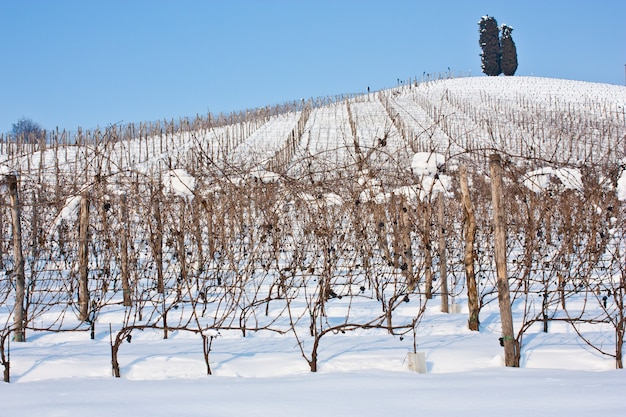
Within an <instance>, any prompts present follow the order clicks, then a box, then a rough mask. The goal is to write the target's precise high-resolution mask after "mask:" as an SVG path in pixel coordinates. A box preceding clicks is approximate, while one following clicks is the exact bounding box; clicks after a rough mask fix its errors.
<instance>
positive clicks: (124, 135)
mask: <svg viewBox="0 0 626 417" xmlns="http://www.w3.org/2000/svg"><path fill="white" fill-rule="evenodd" d="M453 81H455V80H453ZM440 83H441V81H433V82H429V83H425V84H427V85H422V84H418V83H415V84H413V83H408V84H406V85H403V86H401V87H398V88H397V89H394V90H393V91H388V92H380V93H372V94H368V95H360V96H356V95H354V96H349V97H341V98H335V99H328V100H317V101H315V100H310V101H308V102H305V101H300V102H294V103H287V104H285V105H281V106H276V107H275V108H272V109H271V108H264V109H257V110H254V111H246V112H241V113H237V114H233V115H230V116H223V115H220V116H218V117H215V116H211V115H209V116H207V117H206V118H201V117H197V118H196V119H195V120H193V121H188V120H181V121H179V122H174V121H170V122H162V123H156V124H149V123H145V124H139V126H138V128H136V127H135V126H133V125H130V126H127V127H122V126H111V127H109V128H108V129H106V130H104V131H101V130H94V131H79V132H77V133H76V135H74V137H73V138H70V137H69V135H68V134H67V133H59V132H54V134H53V135H52V139H51V140H50V141H48V142H39V143H20V142H19V141H18V142H9V141H6V140H4V141H0V142H2V150H3V154H2V155H3V159H2V161H1V162H0V165H1V166H2V167H3V172H4V173H5V174H4V175H5V179H6V180H7V181H8V183H9V186H8V187H4V188H2V189H0V198H1V199H2V201H3V202H4V204H3V206H2V210H1V211H0V236H1V240H0V249H1V252H0V255H1V256H0V267H1V269H2V271H4V276H3V278H2V280H1V284H0V308H1V310H0V311H1V313H0V318H1V319H2V322H3V327H2V329H0V361H1V363H2V365H3V366H4V368H5V380H8V375H9V366H10V359H9V356H8V344H7V340H8V338H9V337H10V335H13V336H14V337H15V340H16V341H19V340H20V339H21V338H20V334H21V332H22V331H23V332H24V336H25V337H27V335H28V333H29V332H39V331H51V332H61V331H90V332H92V334H93V332H94V331H95V327H96V326H107V325H109V324H108V323H105V322H102V321H101V319H100V318H101V317H102V315H103V314H104V313H106V312H110V311H118V312H120V313H121V314H122V316H123V320H122V322H121V323H118V324H116V326H112V327H111V331H112V337H111V345H112V355H113V357H112V372H113V374H114V375H116V376H119V375H120V363H119V360H118V357H117V354H118V352H119V350H120V348H121V347H122V344H123V343H124V342H125V341H130V340H131V338H132V334H133V332H136V331H139V330H146V329H150V330H153V331H159V332H162V335H163V337H164V338H167V337H168V334H169V333H170V332H172V331H190V332H192V333H195V334H197V335H198V336H199V343H202V351H203V355H204V361H205V363H206V367H207V373H209V374H210V373H211V366H210V361H209V359H210V357H209V355H210V352H211V349H212V347H213V343H214V342H215V340H216V339H215V338H216V337H217V335H218V334H219V332H227V331H229V332H231V331H232V332H240V333H241V335H242V337H245V336H246V335H247V334H249V333H250V332H263V331H267V332H276V333H279V334H283V335H291V336H292V337H293V338H294V340H295V341H296V345H297V346H298V348H299V349H300V351H301V354H302V357H303V358H304V359H305V360H306V361H307V363H308V365H309V367H310V369H311V371H315V370H317V364H318V360H319V351H320V349H323V346H322V344H321V343H322V342H323V341H324V340H326V339H327V338H328V337H330V336H332V335H334V334H342V333H345V332H355V333H358V332H359V331H382V332H386V333H389V334H390V335H392V336H393V335H396V336H397V335H402V336H404V335H411V334H413V335H414V334H415V332H419V321H420V317H421V316H422V315H423V314H424V312H425V311H426V305H427V303H429V302H431V301H429V300H430V299H431V297H432V296H433V295H437V296H438V297H440V298H441V297H442V296H444V295H445V296H446V297H447V296H448V294H449V296H450V299H451V300H454V299H455V298H465V297H467V298H468V299H471V305H472V306H471V314H470V316H469V319H468V326H469V327H470V328H471V329H472V330H478V329H479V328H480V320H479V314H480V309H481V308H482V307H483V306H484V305H486V304H487V303H491V302H494V301H495V300H496V296H497V294H498V291H497V288H498V287H497V275H496V268H495V262H494V256H493V253H494V247H495V241H494V237H493V230H494V224H493V221H492V217H491V211H492V208H493V206H492V198H491V197H492V196H491V189H490V177H489V175H487V172H488V159H489V155H491V154H498V155H500V156H501V157H502V158H503V165H502V166H503V184H504V186H503V188H504V189H503V193H504V196H505V198H504V199H503V205H504V211H505V213H506V214H505V224H506V227H507V229H508V240H507V245H506V251H505V257H506V267H507V269H508V273H509V275H510V278H509V286H510V290H511V302H510V303H509V304H511V306H512V308H513V309H514V310H515V311H520V312H521V318H522V322H521V323H520V322H517V323H515V326H516V328H515V334H512V336H511V335H509V336H507V340H506V342H507V343H508V342H509V338H510V337H512V338H513V339H514V340H512V342H515V343H516V346H517V351H516V355H517V363H518V364H519V355H520V349H523V348H524V343H523V342H524V339H523V338H524V335H525V334H527V332H528V331H530V329H531V328H532V327H533V326H535V325H540V326H541V328H542V329H543V331H545V332H549V331H550V323H557V322H563V323H568V325H570V326H571V327H572V328H573V329H574V331H576V332H577V333H578V334H579V335H580V337H581V340H583V341H584V342H585V343H587V344H588V345H589V346H590V347H591V348H593V349H595V350H597V351H599V352H601V353H602V354H605V355H608V356H611V357H613V358H614V359H615V361H616V366H617V367H620V368H621V367H622V366H623V364H622V351H623V339H624V330H625V324H626V322H625V320H626V319H625V317H626V316H625V314H626V310H625V306H624V291H625V290H626V288H625V284H624V282H625V280H626V278H625V277H626V272H625V270H624V264H625V261H624V252H625V248H626V246H625V245H626V242H625V241H624V239H625V235H624V230H626V227H625V226H624V224H625V223H624V221H625V219H624V206H623V204H624V203H623V202H621V201H619V200H618V199H617V195H616V192H615V186H616V183H617V178H618V176H619V175H620V174H621V172H622V170H623V166H622V165H621V164H622V163H623V162H622V161H623V157H624V156H625V155H624V149H625V148H624V137H623V136H624V126H623V115H622V116H620V115H619V114H617V113H618V111H617V109H616V108H615V107H614V106H613V105H611V104H610V103H609V104H602V103H600V104H598V103H597V102H595V101H593V100H587V101H584V102H582V103H574V104H569V103H566V104H565V103H563V102H561V101H560V100H559V99H556V98H552V99H550V100H551V101H550V103H552V104H551V107H550V108H551V109H553V111H552V112H551V113H550V114H548V113H546V112H545V108H541V109H539V108H538V107H537V105H535V104H533V103H532V102H530V101H527V99H526V98H523V97H519V96H518V98H516V99H515V103H514V104H511V106H512V107H507V106H508V105H509V103H510V102H509V101H505V100H499V99H494V98H493V96H492V94H491V93H488V92H484V93H483V94H482V95H481V96H480V97H481V98H480V102H481V103H484V104H476V103H475V102H471V103H468V102H467V101H464V100H463V99H462V97H460V95H459V94H453V93H452V92H450V91H448V90H436V89H433V90H429V91H427V92H421V90H422V89H426V88H427V87H428V85H435V86H437V85H439V84H440ZM441 91H445V92H444V93H443V95H440V94H441ZM411 102H412V103H413V105H416V106H418V107H419V108H421V109H422V112H423V113H422V115H421V116H420V118H419V119H418V118H415V117H413V118H412V117H409V115H410V114H411V109H412V108H413V107H410V106H411V105H410V103H411ZM585 106H586V107H585ZM485 108H487V109H489V110H484V109H485ZM589 108H592V109H594V111H600V112H607V113H601V114H611V115H614V116H615V117H613V118H611V117H608V116H607V117H604V116H602V117H604V118H602V117H599V119H601V120H595V119H593V117H592V116H591V114H590V113H589V111H591V110H589ZM520 109H525V111H524V112H523V114H520ZM585 109H587V110H585ZM459 112H461V113H463V117H460V116H458V115H457V116H458V117H457V116H455V114H456V113H459ZM500 114H504V115H505V116H504V118H505V119H506V120H512V124H513V126H514V132H515V134H513V135H508V133H510V132H508V131H507V130H506V129H508V128H507V126H510V125H507V124H504V123H503V122H502V121H498V120H497V118H498V117H499V116H498V117H496V116H497V115H500ZM426 115H428V117H430V119H428V118H427V117H426ZM490 115H491V116H490ZM493 115H496V116H493ZM492 116H493V117H496V118H495V119H494V118H490V117H492ZM620 117H621V119H620ZM281 120H288V122H285V123H287V124H284V125H280V129H278V130H276V129H274V130H271V132H273V133H269V134H268V135H271V134H275V135H277V137H273V136H272V137H268V138H267V139H268V140H269V139H271V140H273V141H275V142H273V143H274V145H275V152H273V153H272V155H270V158H269V159H268V158H260V159H258V160H248V161H243V160H242V159H243V158H245V153H243V154H241V155H240V156H238V157H237V158H233V157H232V155H233V152H235V149H237V146H239V145H241V144H243V143H245V142H246V141H247V140H248V139H249V138H251V137H254V136H253V135H254V132H257V133H258V132H261V131H262V129H263V126H264V125H266V124H267V123H270V122H272V123H276V124H277V125H278V124H280V123H282V122H280V121H281ZM468 120H470V121H471V123H470V122H468ZM574 120H577V121H576V122H574ZM425 122H428V126H426V125H425V124H424V123H425ZM496 122H497V123H496ZM481 126H482V127H487V129H486V134H485V135H486V137H487V140H483V136H480V135H482V134H484V133H485V132H483V131H481V130H480V129H481ZM434 129H437V130H439V131H441V132H444V133H445V136H446V137H447V138H448V140H449V142H448V143H443V142H437V143H435V142H433V141H432V138H433V134H432V132H433V131H434ZM539 130H541V131H542V132H544V133H545V135H546V136H545V137H544V138H542V139H541V140H540V141H539V142H536V141H535V140H536V137H535V136H534V135H535V133H536V132H537V131H539ZM277 132H281V133H277ZM429 132H430V133H429ZM555 132H560V133H555ZM563 132H567V140H568V141H569V142H567V144H568V147H567V148H566V149H565V152H564V153H558V152H557V150H558V149H562V148H563V146H562V144H563V143H565V142H564V141H565V136H563V135H564V134H563ZM572 132H576V135H575V136H571V133H572ZM600 137H601V138H602V140H601V141H599V140H598V138H600ZM441 138H442V136H438V140H439V139H441ZM552 140H553V141H554V142H550V141H552ZM542 141H544V142H545V141H548V142H549V143H547V144H546V145H545V147H543V143H542ZM531 144H532V145H531ZM435 145H437V149H433V147H434V146H435ZM535 146H537V147H535ZM415 151H426V152H433V151H437V152H442V153H444V154H445V158H446V163H445V165H444V166H440V167H438V169H439V172H437V173H436V175H435V176H434V177H433V178H434V180H433V181H443V177H444V176H445V177H447V178H449V179H450V181H449V184H450V185H449V186H446V187H444V188H445V190H444V191H441V192H440V194H439V195H440V197H439V198H438V199H436V198H435V197H436V193H434V192H433V190H434V188H432V187H431V188H430V189H428V190H426V189H425V188H424V185H423V184H421V185H420V183H419V181H417V180H416V178H415V175H414V174H412V173H411V172H410V155H411V154H412V153H413V152H415ZM459 165H462V166H463V168H462V169H461V170H459V169H458V166H459ZM545 167H551V168H552V169H553V171H545V172H546V173H543V174H536V175H535V176H530V175H529V174H528V173H530V172H533V171H534V172H537V169H541V168H545ZM563 168H567V169H570V170H578V171H580V172H581V178H582V179H581V182H580V184H577V185H576V186H572V187H567V186H566V184H564V181H565V180H564V179H563V178H561V177H558V176H557V175H554V172H556V171H555V170H557V169H563ZM261 171H263V172H265V173H266V174H268V175H261ZM551 173H552V174H551ZM183 174H184V175H189V177H192V178H193V179H194V183H193V184H189V183H186V182H185V177H184V176H183ZM269 174H271V175H269ZM12 178H14V179H15V181H14V182H11V181H12ZM462 178H466V179H467V180H465V179H462ZM544 180H545V181H544ZM528 181H536V182H541V184H540V185H541V186H540V187H531V186H529V185H528ZM464 183H465V184H471V185H470V186H465V187H464V186H463V185H462V184H464ZM11 184H13V185H11ZM174 184H178V186H176V185H174ZM181 185H182V186H184V187H181ZM185 187H186V188H185ZM420 187H421V188H420ZM14 188H15V190H16V191H18V192H19V196H20V199H19V202H17V201H14V200H12V199H11V198H10V194H11V190H13V189H14ZM407 190H413V191H412V192H407ZM470 201H471V202H470ZM435 203H436V204H437V205H435ZM18 207H19V209H20V213H19V215H17V214H11V213H12V212H11V210H14V209H16V208H18ZM16 216H17V218H18V220H19V225H20V228H21V236H22V242H23V243H22V245H23V248H24V268H23V275H24V298H23V300H22V299H20V298H19V296H16V294H17V293H16V289H18V288H17V287H18V286H19V283H20V278H19V276H20V274H21V273H22V272H21V269H20V265H21V261H20V258H19V256H18V255H17V252H16V251H14V249H15V248H17V243H16V241H14V240H13V236H14V229H15V226H12V225H14V224H15V221H16ZM472 219H473V220H472ZM472 276H473V277H472ZM470 277H472V278H470ZM364 303H370V304H368V305H371V304H374V305H376V306H377V308H375V309H371V311H369V310H368V311H367V313H364V312H363V311H364V309H363V308H361V306H362V305H363V304H364ZM443 303H444V304H445V305H442V307H441V309H442V311H447V310H448V307H449V306H448V301H447V298H444V301H443ZM405 306H411V309H410V313H409V314H407V313H402V314H400V313H399V311H405V310H406V309H405V308H404V307H405ZM355 311H358V312H359V314H355ZM20 312H23V313H24V314H23V315H22V316H20ZM21 326H23V327H21ZM589 329H593V333H592V336H589V332H588V331H586V330H589ZM596 333H597V334H599V336H598V337H594V336H593V334H596ZM607 340H610V343H608V342H607Z"/></svg>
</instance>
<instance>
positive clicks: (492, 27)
mask: <svg viewBox="0 0 626 417" xmlns="http://www.w3.org/2000/svg"><path fill="white" fill-rule="evenodd" d="M478 26H479V30H478V32H479V33H480V39H479V41H478V43H479V44H480V47H481V48H482V50H483V53H482V54H480V57H481V59H482V69H483V72H484V73H485V74H487V75H492V76H496V75H500V73H501V72H502V70H501V69H500V56H501V53H500V28H499V27H498V22H496V19H495V18H494V17H492V16H483V17H482V18H481V19H480V22H478Z"/></svg>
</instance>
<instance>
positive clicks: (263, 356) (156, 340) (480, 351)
mask: <svg viewBox="0 0 626 417" xmlns="http://www.w3.org/2000/svg"><path fill="white" fill-rule="evenodd" d="M438 310H439V309H438V306H437V303H436V300H435V301H433V304H432V307H431V308H429V311H428V315H427V317H426V318H425V319H424V321H423V322H422V323H421V324H420V326H419V330H418V335H417V342H418V351H423V352H425V353H426V361H427V362H426V364H427V373H425V374H420V373H416V372H411V371H409V369H408V364H407V358H406V355H407V352H409V351H410V350H411V348H412V343H413V341H412V340H410V339H411V338H410V337H406V338H404V339H403V340H402V338H399V337H397V336H396V337H393V336H390V335H388V334H385V333H383V332H380V333H378V332H363V333H361V334H358V335H355V334H345V335H342V334H337V335H331V336H329V337H328V339H322V345H323V349H322V350H321V364H320V371H319V372H318V373H310V372H309V371H308V366H307V364H306V362H305V361H304V360H303V359H302V357H301V356H300V354H299V352H297V348H296V347H295V346H294V343H295V342H294V340H293V338H291V337H290V336H289V335H274V334H266V333H264V332H257V333H252V334H250V335H248V336H246V337H245V338H244V337H242V336H241V334H240V332H239V333H237V332H231V331H226V332H224V331H222V332H220V334H219V335H218V334H217V333H212V335H213V336H217V338H216V339H215V341H214V348H213V351H212V353H211V362H212V367H213V375H206V374H205V368H204V364H203V361H202V347H201V342H200V340H199V339H200V338H199V337H197V336H195V335H189V334H186V333H182V332H173V333H172V334H170V337H169V338H168V339H167V340H164V339H162V338H161V334H160V333H158V332H156V331H148V330H146V331H144V332H139V333H137V334H136V336H135V337H133V339H132V342H131V343H124V344H123V345H122V346H121V348H120V352H121V353H120V362H121V363H122V378H119V379H117V378H113V377H112V376H111V373H110V372H111V371H110V359H111V357H110V346H109V331H108V324H107V323H106V320H107V319H110V318H112V317H113V316H110V317H108V318H107V317H104V318H102V319H101V320H100V321H103V322H104V323H98V324H97V327H96V337H95V340H90V339H89V334H88V332H79V333H65V334H61V333H58V334H54V333H48V334H46V333H43V334H40V333H33V334H31V335H30V336H29V338H28V339H29V340H28V341H27V342H25V343H15V342H12V343H11V365H12V369H11V370H12V382H11V384H0V401H1V402H2V410H3V411H2V415H3V416H17V415H22V414H26V415H38V416H66V415H71V416H74V415H76V416H78V415H83V414H88V415H93V416H109V415H150V416H153V417H161V416H162V417H165V416H168V417H169V416H172V415H184V416H193V415H198V416H199V415H228V416H246V417H247V416H250V415H272V416H281V415H285V416H287V415H298V416H317V415H319V414H320V413H326V414H329V415H342V416H343V415H346V416H379V415H399V414H407V413H419V414H426V415H429V414H431V413H432V414H435V413H436V414H443V415H457V414H460V413H463V414H464V415H468V416H484V415H493V416H495V415H501V414H503V413H506V415H508V416H513V417H515V416H527V415H528V413H529V412H533V410H534V412H536V411H537V410H540V412H541V414H542V415H550V416H552V417H559V416H568V417H569V416H572V415H590V414H591V413H592V412H593V413H594V415H595V414H596V413H599V414H601V415H603V416H608V417H611V416H621V415H623V413H624V411H626V403H624V401H623V392H624V389H625V388H626V380H625V379H624V372H623V371H617V370H613V369H612V367H613V364H612V361H611V360H609V359H607V358H603V357H601V356H599V355H598V354H597V353H596V352H594V351H592V350H590V349H589V348H586V347H585V346H584V345H581V344H580V343H579V342H577V341H576V336H575V335H573V334H572V333H571V332H567V331H566V330H565V329H566V328H565V327H563V328H559V327H558V326H555V329H554V331H552V330H551V332H550V333H547V334H544V333H541V332H540V331H536V332H532V334H531V335H529V337H528V339H529V341H528V343H526V345H525V346H524V354H523V358H522V361H523V363H522V367H521V368H517V369H513V368H505V367H504V366H503V351H502V348H501V347H500V346H499V344H498V340H497V337H498V328H499V322H498V313H497V308H496V306H489V308H487V309H486V311H484V312H483V321H484V322H485V327H484V330H483V331H481V332H470V331H469V330H467V329H466V328H465V327H466V322H467V315H466V314H464V313H461V314H443V313H440V312H439V311H438Z"/></svg>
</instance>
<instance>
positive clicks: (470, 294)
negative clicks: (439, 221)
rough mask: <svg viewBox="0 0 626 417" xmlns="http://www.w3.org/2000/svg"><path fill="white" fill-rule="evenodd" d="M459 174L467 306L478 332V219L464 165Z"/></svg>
mask: <svg viewBox="0 0 626 417" xmlns="http://www.w3.org/2000/svg"><path fill="white" fill-rule="evenodd" d="M459 174H460V176H461V196H462V203H463V213H464V217H465V257H464V264H465V282H466V284H467V304H468V310H469V319H468V321H467V324H468V327H469V329H470V330H474V331H478V330H479V328H480V320H479V315H480V303H479V299H478V287H477V285H476V273H475V269H474V240H475V238H476V217H475V216H474V208H473V207H472V202H471V200H470V194H469V186H468V182H467V167H466V166H465V165H462V166H461V167H460V171H459Z"/></svg>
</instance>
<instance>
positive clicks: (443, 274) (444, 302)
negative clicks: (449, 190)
mask: <svg viewBox="0 0 626 417" xmlns="http://www.w3.org/2000/svg"><path fill="white" fill-rule="evenodd" d="M437 206H438V207H437V208H438V216H437V217H438V223H439V275H440V278H439V279H440V280H441V312H442V313H448V266H447V265H446V262H447V259H446V227H445V225H444V220H445V213H444V206H443V193H439V194H438V195H437Z"/></svg>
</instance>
